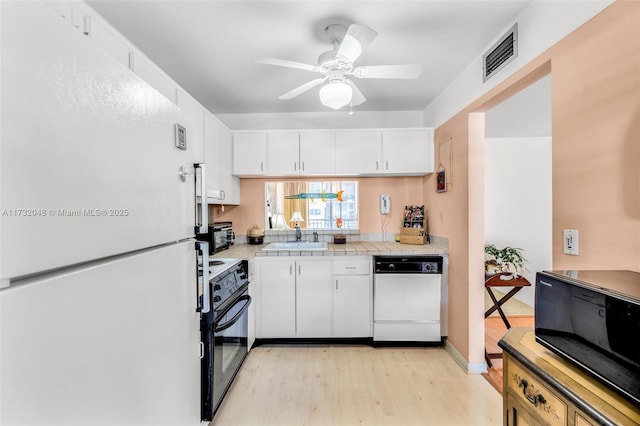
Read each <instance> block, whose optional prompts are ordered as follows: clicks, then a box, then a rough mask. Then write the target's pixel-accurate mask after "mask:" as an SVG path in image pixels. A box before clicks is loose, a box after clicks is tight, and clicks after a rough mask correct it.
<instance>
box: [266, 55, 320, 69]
mask: <svg viewBox="0 0 640 426" xmlns="http://www.w3.org/2000/svg"><path fill="white" fill-rule="evenodd" d="M254 61H255V62H257V63H259V64H266V65H275V66H278V67H287V68H298V69H301V70H307V71H320V70H319V69H318V67H317V66H315V65H310V64H303V63H302V62H295V61H289V60H287V59H278V58H256V59H254Z"/></svg>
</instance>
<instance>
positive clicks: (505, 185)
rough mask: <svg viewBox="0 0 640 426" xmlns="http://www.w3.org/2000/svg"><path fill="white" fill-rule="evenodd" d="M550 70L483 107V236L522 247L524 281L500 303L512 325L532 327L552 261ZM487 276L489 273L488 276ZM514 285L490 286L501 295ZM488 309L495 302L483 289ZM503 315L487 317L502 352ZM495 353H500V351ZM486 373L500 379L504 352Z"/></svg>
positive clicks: (489, 338) (489, 340)
mask: <svg viewBox="0 0 640 426" xmlns="http://www.w3.org/2000/svg"><path fill="white" fill-rule="evenodd" d="M551 144H552V140H551V75H550V74H549V75H547V76H545V77H543V78H541V79H540V80H538V81H536V82H535V83H533V84H531V85H529V86H527V87H526V88H524V89H523V90H521V91H520V92H518V93H516V94H515V95H513V96H511V97H509V98H508V99H506V100H504V101H503V102H501V103H500V104H498V105H496V106H494V107H493V108H491V109H490V110H488V111H487V112H486V113H485V188H484V237H485V238H484V240H485V245H486V244H493V245H494V246H496V247H497V248H504V247H513V248H518V249H521V250H522V255H523V257H524V258H525V259H526V262H525V264H524V269H523V270H521V271H518V273H519V274H520V275H522V276H523V277H524V278H525V280H526V281H525V282H524V283H525V284H527V283H529V284H530V286H523V287H520V288H518V289H517V290H515V291H516V293H515V295H514V296H513V297H512V298H510V299H508V301H506V302H505V303H504V304H503V305H502V306H501V309H502V310H503V311H504V313H505V315H506V318H507V320H508V323H509V324H510V325H511V326H527V327H533V324H534V319H533V314H534V292H535V274H536V272H538V271H541V270H548V269H551V267H552V186H551V184H552V182H551V177H552V176H551ZM487 278H488V276H487ZM513 288H514V287H508V286H507V287H491V290H492V291H493V293H494V294H495V295H496V297H497V298H498V299H500V298H501V297H503V296H504V295H505V294H507V293H508V292H510V291H511V290H512V289H513ZM484 303H485V312H486V311H487V310H488V309H489V308H490V307H492V306H493V305H494V303H495V302H494V301H492V300H491V299H490V297H489V293H488V292H487V291H486V289H485V302H484ZM506 331H507V325H506V324H505V321H504V320H503V319H502V318H501V317H500V316H499V315H498V312H496V311H494V312H493V313H491V315H489V316H488V317H487V318H486V319H485V349H486V352H487V353H489V354H499V353H500V352H501V350H500V349H499V347H498V346H497V342H498V340H499V339H500V338H501V337H502V336H503V335H504V333H506ZM496 356H497V355H496ZM487 363H488V364H489V371H488V373H487V375H486V376H485V377H487V379H488V380H489V381H490V382H491V383H492V384H493V385H494V387H500V388H501V385H502V360H501V358H499V357H498V358H493V357H488V358H487Z"/></svg>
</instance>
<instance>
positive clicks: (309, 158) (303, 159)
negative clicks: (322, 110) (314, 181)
mask: <svg viewBox="0 0 640 426" xmlns="http://www.w3.org/2000/svg"><path fill="white" fill-rule="evenodd" d="M332 142H333V132H329V131H309V132H300V167H299V168H300V170H301V171H300V174H303V175H306V176H310V175H316V176H318V175H330V174H332V173H333V167H332V165H331V162H332V161H331V160H332V158H333V147H332Z"/></svg>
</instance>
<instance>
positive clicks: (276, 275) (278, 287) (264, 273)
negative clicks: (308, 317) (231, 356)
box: [258, 259, 296, 339]
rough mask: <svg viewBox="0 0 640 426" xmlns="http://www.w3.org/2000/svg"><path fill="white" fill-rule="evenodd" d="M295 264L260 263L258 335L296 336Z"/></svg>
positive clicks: (290, 261) (272, 336) (265, 336)
mask: <svg viewBox="0 0 640 426" xmlns="http://www.w3.org/2000/svg"><path fill="white" fill-rule="evenodd" d="M295 266H296V262H295V261H294V260H288V259H287V260H278V261H275V262H270V261H260V283H259V284H260V289H259V291H260V304H259V307H260V309H259V310H260V313H259V314H258V315H259V318H260V319H259V320H260V328H259V329H258V333H259V336H260V337H262V338H265V339H268V338H286V337H296V276H295V275H294V270H295Z"/></svg>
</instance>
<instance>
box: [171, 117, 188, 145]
mask: <svg viewBox="0 0 640 426" xmlns="http://www.w3.org/2000/svg"><path fill="white" fill-rule="evenodd" d="M174 127H175V139H176V148H178V149H184V150H186V149H187V129H185V128H184V127H183V126H181V125H179V124H177V123H176V125H175V126H174Z"/></svg>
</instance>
